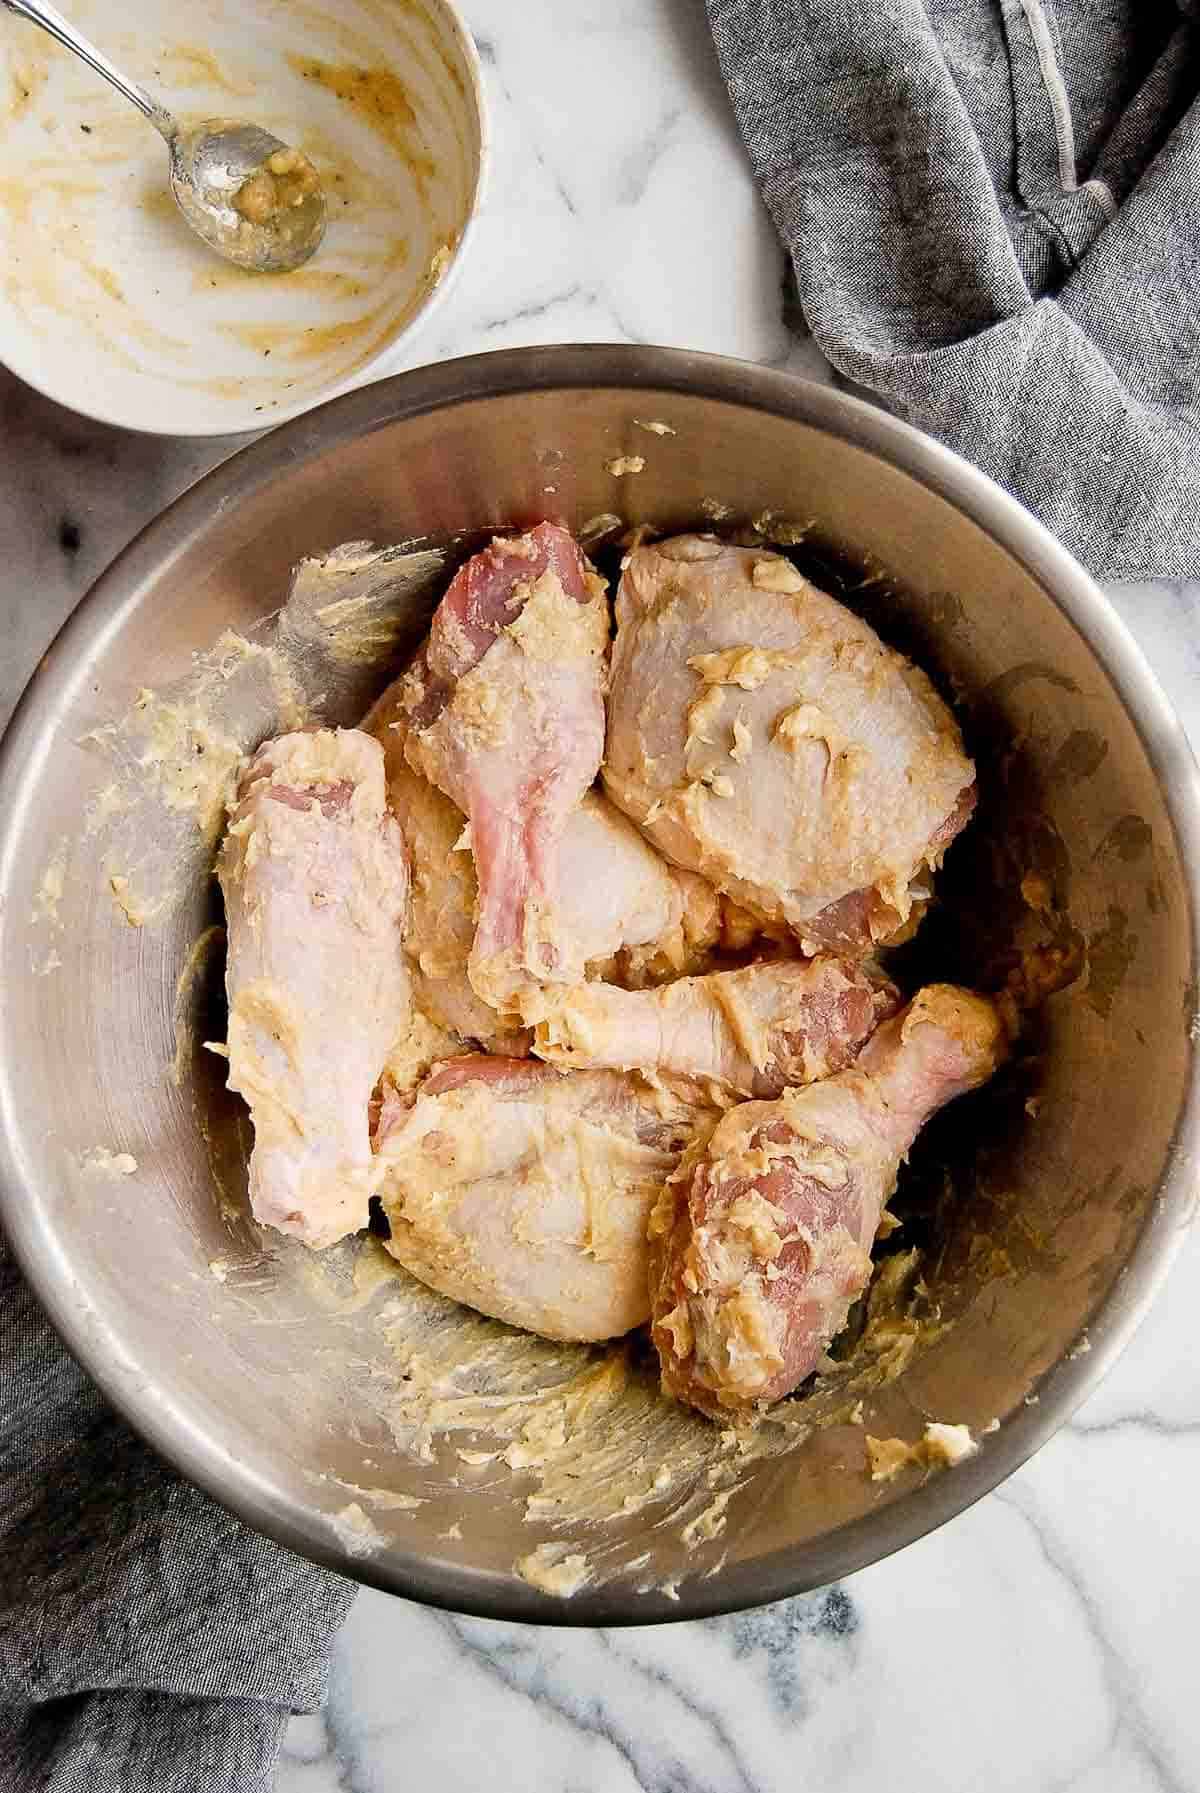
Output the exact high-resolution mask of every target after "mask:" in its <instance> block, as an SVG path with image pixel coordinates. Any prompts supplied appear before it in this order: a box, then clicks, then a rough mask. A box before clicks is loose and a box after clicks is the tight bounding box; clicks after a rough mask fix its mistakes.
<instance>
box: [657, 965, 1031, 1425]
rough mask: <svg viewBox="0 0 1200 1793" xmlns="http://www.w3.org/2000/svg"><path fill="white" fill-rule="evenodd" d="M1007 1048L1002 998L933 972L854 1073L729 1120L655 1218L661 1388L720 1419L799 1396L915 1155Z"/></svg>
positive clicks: (862, 1276) (857, 1284) (858, 1283)
mask: <svg viewBox="0 0 1200 1793" xmlns="http://www.w3.org/2000/svg"><path fill="white" fill-rule="evenodd" d="M1006 1049H1007V1035H1006V1033H1005V1029H1004V1026H1003V1023H1002V1021H1001V1018H1000V1015H999V1012H998V1010H997V1009H996V1007H995V1005H994V1004H993V1003H991V1002H989V1001H988V1000H987V998H985V997H982V996H975V995H972V994H971V993H970V992H969V991H967V990H960V989H957V988H955V987H954V986H953V985H951V984H931V985H929V986H928V987H927V988H926V989H924V990H922V991H921V992H920V994H919V995H918V996H917V997H915V999H914V1000H913V1001H912V1002H911V1003H909V1005H908V1007H907V1008H905V1009H904V1010H903V1011H902V1012H901V1013H900V1014H899V1015H897V1016H895V1017H894V1018H893V1019H892V1020H890V1021H886V1022H885V1023H884V1024H883V1026H882V1027H881V1028H880V1029H879V1031H878V1032H877V1033H876V1034H875V1036H874V1038H873V1039H872V1040H871V1041H870V1042H869V1043H868V1044H867V1046H866V1047H865V1048H864V1049H863V1051H862V1053H861V1054H860V1056H859V1059H858V1062H857V1064H856V1065H854V1066H853V1067H852V1068H851V1069H850V1070H846V1071H841V1072H839V1073H838V1075H837V1076H836V1077H831V1078H830V1079H829V1081H828V1082H826V1083H817V1084H813V1085H811V1086H810V1087H809V1088H808V1089H805V1090H789V1091H788V1092H787V1093H786V1094H785V1095H784V1096H782V1097H780V1099H779V1100H778V1101H776V1102H746V1103H743V1104H742V1105H741V1107H739V1108H735V1109H733V1110H732V1111H731V1112H730V1113H729V1114H727V1115H726V1116H725V1117H724V1119H723V1120H721V1121H720V1123H719V1124H718V1126H717V1127H716V1129H715V1131H714V1132H713V1133H712V1136H711V1138H710V1139H709V1140H708V1142H707V1144H706V1145H704V1146H702V1147H700V1148H698V1149H696V1150H694V1151H693V1153H692V1154H690V1155H689V1157H690V1162H688V1163H685V1165H684V1166H682V1167H681V1171H680V1176H679V1180H678V1181H677V1182H674V1183H672V1184H671V1185H669V1186H668V1187H667V1189H665V1190H664V1192H663V1196H662V1198H661V1199H660V1201H659V1202H658V1204H657V1206H656V1208H655V1211H654V1214H653V1216H652V1218H651V1223H650V1240H651V1260H652V1261H651V1296H652V1303H653V1309H654V1342H655V1344H656V1345H657V1347H658V1354H659V1358H660V1360H661V1363H662V1376H663V1386H664V1388H666V1389H667V1390H668V1392H669V1393H671V1394H673V1395H675V1396H677V1397H678V1398H679V1399H680V1400H681V1401H689V1402H690V1403H691V1404H692V1405H693V1406H694V1407H699V1408H701V1409H702V1410H703V1411H705V1412H707V1413H711V1414H713V1415H715V1416H720V1415H723V1414H733V1415H737V1414H744V1415H745V1414H750V1413H752V1412H753V1410H754V1409H755V1408H756V1406H758V1405H759V1404H761V1403H765V1402H768V1401H777V1400H779V1399H780V1397H781V1396H783V1395H786V1394H789V1393H790V1392H791V1390H792V1389H794V1388H795V1387H796V1386H797V1385H798V1384H799V1383H800V1382H802V1381H803V1380H804V1378H805V1376H807V1375H808V1374H809V1372H810V1371H811V1370H812V1369H814V1368H815V1367H816V1364H817V1362H818V1360H819V1358H820V1357H821V1355H822V1353H823V1352H824V1350H825V1348H826V1346H827V1345H828V1344H829V1341H830V1340H831V1339H832V1338H833V1337H834V1335H835V1333H837V1332H838V1331H839V1329H840V1328H841V1327H842V1326H843V1324H844V1323H845V1319H846V1314H847V1312H848V1310H849V1307H850V1303H851V1302H852V1301H853V1300H854V1299H855V1298H856V1296H858V1295H859V1294H860V1293H861V1291H862V1289H863V1288H864V1286H865V1284H866V1281H867V1278H868V1276H869V1274H870V1269H871V1259H870V1250H871V1243H872V1241H873V1239H874V1237H875V1233H876V1230H877V1228H878V1225H879V1219H880V1215H881V1214H882V1212H883V1206H884V1203H885V1202H886V1201H887V1198H888V1196H889V1195H890V1194H891V1193H892V1191H893V1189H894V1188H895V1186H896V1173H897V1171H898V1169H899V1166H900V1163H901V1160H902V1159H903V1157H904V1155H905V1153H906V1152H907V1151H908V1149H909V1147H910V1146H911V1145H912V1142H913V1140H914V1139H915V1138H916V1136H917V1134H918V1132H919V1131H920V1129H921V1127H922V1126H923V1124H924V1123H925V1121H926V1120H927V1119H928V1118H929V1116H930V1115H931V1114H933V1113H934V1111H935V1110H936V1109H938V1108H940V1107H942V1105H943V1104H944V1103H946V1102H949V1101H951V1100H952V1099H953V1097H955V1096H957V1095H960V1094H961V1093H962V1092H963V1091H964V1090H969V1089H975V1088H976V1087H977V1086H978V1085H979V1084H981V1083H984V1082H986V1080H987V1079H988V1078H989V1077H990V1076H991V1074H992V1072H993V1071H994V1070H995V1069H996V1067H997V1065H998V1064H999V1063H1000V1062H1001V1060H1002V1058H1003V1057H1004V1055H1005V1052H1006Z"/></svg>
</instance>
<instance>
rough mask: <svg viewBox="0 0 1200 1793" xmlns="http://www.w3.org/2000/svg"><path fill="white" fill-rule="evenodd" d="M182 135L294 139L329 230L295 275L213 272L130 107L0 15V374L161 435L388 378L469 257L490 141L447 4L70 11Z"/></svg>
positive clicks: (130, 0)
mask: <svg viewBox="0 0 1200 1793" xmlns="http://www.w3.org/2000/svg"><path fill="white" fill-rule="evenodd" d="M70 15H71V18H72V20H73V21H74V22H75V23H76V24H77V25H79V26H80V28H81V29H82V30H83V31H85V32H86V33H87V34H88V35H89V36H91V37H93V38H94V40H95V41H96V43H97V44H98V45H99V46H100V47H101V48H103V49H105V50H106V51H107V52H108V54H109V55H110V56H111V57H112V58H113V60H114V61H115V62H116V63H117V64H118V65H119V66H120V67H122V68H124V69H125V70H126V71H127V72H128V73H129V74H130V75H132V76H133V77H134V79H135V80H140V81H142V82H143V83H144V84H145V85H146V86H147V87H148V88H149V89H150V90H151V91H152V92H153V93H154V94H155V95H156V97H158V98H160V99H161V100H162V101H163V102H164V103H165V104H166V105H167V106H169V107H170V108H171V109H172V110H173V111H174V112H176V114H177V115H178V116H180V117H183V118H185V119H196V118H206V117H239V118H248V119H252V120H254V121H256V122H257V123H260V124H263V125H265V126H266V127H267V128H268V130H271V131H274V132H275V134H276V135H277V136H279V137H281V138H283V139H284V141H285V142H288V143H294V144H297V145H298V146H299V147H300V148H301V149H303V150H304V151H306V153H307V154H308V155H309V156H310V157H311V158H312V160H313V161H314V162H315V163H316V165H317V167H318V169H319V170H320V173H321V176H322V178H323V180H324V182H325V184H326V191H327V196H328V200H329V228H328V231H327V233H326V237H325V241H324V243H323V244H322V246H321V248H320V249H319V250H318V252H317V254H316V256H315V257H314V259H313V261H312V262H311V263H310V264H309V265H308V266H307V267H305V268H301V269H299V270H297V271H296V272H294V273H291V274H279V275H260V274H247V273H243V272H242V271H241V270H240V269H237V268H234V267H232V266H230V265H229V264H228V263H224V262H221V261H219V260H218V259H217V258H216V257H215V256H214V255H213V254H212V252H211V251H210V250H208V249H206V248H205V247H204V245H203V244H202V243H200V242H199V241H198V240H197V239H196V238H195V237H193V236H192V234H191V232H190V231H189V230H188V229H187V227H186V226H185V224H184V223H183V220H182V219H181V218H180V217H179V216H178V215H177V212H176V208H175V204H174V201H173V200H172V198H171V196H170V193H169V190H168V186H167V155H166V150H165V147H164V145H163V143H162V142H161V140H160V139H159V137H158V136H157V134H156V133H155V131H154V130H153V129H152V128H151V127H150V125H149V124H147V122H146V121H145V120H144V119H143V118H141V117H140V116H139V115H138V113H137V112H136V111H135V110H134V109H133V107H131V106H130V105H129V104H128V102H127V101H125V100H122V99H121V98H120V97H119V96H118V95H117V94H116V93H115V92H113V90H112V89H111V88H110V87H108V86H107V84H106V83H105V82H103V81H101V80H100V79H99V77H98V76H96V75H94V74H93V73H92V72H91V71H90V70H89V69H87V68H86V67H84V65H83V64H82V63H80V62H79V61H77V60H76V59H75V58H74V57H72V56H70V55H69V54H68V53H67V52H66V51H65V50H63V49H61V48H60V47H59V46H58V44H56V43H55V42H53V40H52V39H50V38H49V37H47V36H46V34H45V33H44V32H42V31H40V30H38V29H37V28H36V27H35V26H32V25H30V24H28V23H27V22H26V21H24V20H22V19H18V18H16V17H13V16H10V15H8V14H6V13H3V12H0V130H2V133H3V144H4V152H3V159H2V162H0V359H2V360H3V361H5V362H6V363H7V364H8V366H9V367H10V368H11V369H12V370H13V372H14V373H16V374H19V375H20V377H21V378H22V379H23V380H26V381H28V383H29V384H30V385H31V386H35V387H36V388H37V389H38V390H39V391H40V392H43V393H45V394H46V395H47V396H48V397H49V398H52V399H56V400H57V401H58V402H59V403H60V404H63V405H68V406H70V407H71V409H73V410H75V411H81V412H83V413H84V414H85V415H87V416H90V417H95V418H99V419H100V420H101V421H102V422H105V423H115V424H121V425H124V426H125V427H126V428H129V429H138V430H149V431H156V432H162V433H164V434H170V435H190V436H204V435H223V434H226V433H230V432H236V431H240V430H253V429H261V428H264V427H266V426H267V425H270V424H273V423H278V422H281V421H282V420H283V419H284V418H287V417H292V416H295V415H296V414H297V413H298V412H301V411H305V410H307V409H308V408H309V407H310V406H311V405H314V404H316V403H317V402H318V401H320V400H322V399H325V398H329V397H331V396H332V395H333V394H335V393H337V392H342V391H345V390H347V389H348V388H349V387H351V386H356V385H359V384H361V383H362V382H363V381H365V380H367V379H371V378H374V377H376V376H377V375H378V374H379V373H380V372H382V371H385V369H387V368H391V367H394V366H395V365H396V363H397V361H398V360H399V358H400V357H399V355H398V354H397V349H398V345H399V344H400V343H401V341H402V340H406V339H407V338H408V337H409V335H410V334H411V333H412V331H413V330H414V329H415V327H416V326H417V325H418V324H419V323H420V322H421V321H423V320H424V319H425V318H426V317H427V316H428V313H429V310H430V308H431V305H432V303H433V302H434V299H435V297H438V296H440V295H441V294H443V293H444V292H445V290H446V287H447V284H448V279H449V276H450V275H451V273H452V272H453V271H455V270H456V268H457V266H458V264H459V263H460V262H461V259H462V256H463V252H464V249H465V246H466V241H467V238H468V235H469V233H470V227H471V222H472V219H473V217H474V214H475V211H476V207H477V205H478V201H479V195H480V190H481V184H482V180H483V173H484V164H485V159H486V124H485V117H484V105H483V97H482V92H481V85H480V79H479V65H478V58H477V56H476V52H475V48H474V45H473V44H472V42H471V38H470V36H469V34H468V32H467V30H466V28H465V26H464V25H463V24H462V22H461V21H460V19H459V17H458V15H457V13H456V12H455V11H454V9H453V7H452V6H451V5H449V4H448V0H403V4H401V3H400V0H238V4H237V5H236V6H230V5H228V4H227V3H226V0H192V3H191V4H189V5H188V6H187V7H186V8H183V7H176V6H174V5H172V4H170V3H169V0H121V3H120V4H117V0H70Z"/></svg>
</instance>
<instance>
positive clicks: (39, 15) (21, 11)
mask: <svg viewBox="0 0 1200 1793" xmlns="http://www.w3.org/2000/svg"><path fill="white" fill-rule="evenodd" d="M0 6H6V7H7V8H8V10H9V12H15V13H16V14H17V16H18V18H22V19H28V20H29V21H30V23H31V24H34V25H40V26H41V28H42V30H43V31H48V32H49V33H50V36H51V37H54V38H57V39H58V41H59V43H60V44H64V45H65V46H66V48H67V49H68V50H73V51H74V52H75V54H76V56H78V57H79V58H80V59H81V61H83V62H86V63H87V65H88V67H89V68H92V69H95V71H96V73H97V74H98V75H103V76H104V79H105V80H106V81H111V82H112V84H113V86H114V87H115V88H116V90H117V92H118V93H123V94H124V95H125V98H126V99H127V100H132V101H133V103H134V105H135V106H136V107H137V109H138V111H139V112H143V113H145V115H146V117H147V118H148V119H149V120H150V123H151V124H152V125H153V126H154V128H155V130H156V131H158V132H159V134H160V135H161V136H163V137H165V138H166V140H167V142H168V143H170V142H171V141H172V140H173V139H174V138H175V137H176V136H177V135H178V131H179V128H178V126H177V125H176V123H175V120H174V119H173V118H172V117H171V114H170V113H169V112H168V111H167V109H166V107H165V106H160V105H159V104H158V102H157V100H152V99H151V98H150V95H149V94H148V93H146V92H145V90H144V89H143V88H141V87H139V86H138V85H137V82H136V81H131V80H130V79H129V78H128V76H127V75H123V74H122V73H121V71H120V69H119V68H115V67H114V66H113V64H112V63H111V62H110V61H109V60H108V57H107V56H104V55H102V54H101V52H100V51H99V50H98V49H97V48H96V46H95V45H94V44H90V43H89V42H88V40H87V38H86V37H84V35H83V33H82V32H81V31H77V30H76V29H75V27H74V25H72V24H71V23H70V21H69V20H67V19H64V18H63V16H62V14H61V13H60V12H59V11H58V9H57V8H56V7H53V6H51V5H50V4H49V0H0Z"/></svg>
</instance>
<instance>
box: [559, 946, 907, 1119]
mask: <svg viewBox="0 0 1200 1793" xmlns="http://www.w3.org/2000/svg"><path fill="white" fill-rule="evenodd" d="M898 1006H899V994H898V992H897V991H896V990H895V989H894V988H893V986H892V985H891V984H889V983H888V982H887V980H886V979H884V978H882V977H879V976H877V975H875V974H873V973H871V972H869V971H868V970H867V969H866V968H865V967H864V966H862V965H860V964H856V963H855V962H854V961H853V960H846V959H835V958H831V957H822V958H819V959H809V960H791V961H786V960H785V961H781V962H778V963H775V964H771V963H762V964H755V965H747V966H745V967H744V968H743V969H742V970H740V971H715V972H710V973H709V974H708V975H707V976H705V977H683V978H677V979H676V980H675V982H674V983H670V984H664V985H663V986H662V987H661V988H660V989H657V990H632V991H627V990H619V989H616V988H614V987H613V986H612V985H610V984H599V983H597V984H584V985H581V986H577V987H575V988H573V989H570V990H561V989H559V988H557V987H555V988H551V989H547V990H545V991H543V992H541V994H540V997H539V998H538V1000H537V1005H536V1015H537V1018H538V1019H537V1027H536V1029H535V1032H534V1048H533V1049H534V1051H535V1052H536V1053H537V1054H538V1056H539V1058H543V1059H547V1060H549V1061H550V1062H552V1063H554V1064H560V1065H573V1066H577V1067H582V1066H585V1065H586V1066H593V1067H595V1066H609V1067H611V1068H613V1069H615V1070H635V1069H636V1070H643V1071H666V1072H673V1073H675V1074H676V1075H679V1076H685V1077H698V1078H710V1079H712V1080H713V1081H714V1082H716V1083H720V1084H723V1085H724V1086H725V1087H726V1088H727V1089H728V1090H730V1091H732V1092H733V1093H734V1094H735V1095H739V1096H758V1097H771V1096H779V1095H782V1093H783V1091H784V1090H785V1089H786V1088H788V1086H789V1085H792V1084H803V1083H815V1082H816V1081H817V1080H818V1079H819V1078H822V1077H828V1076H830V1075H831V1074H832V1073H833V1072H835V1071H840V1070H841V1069H842V1068H843V1067H844V1066H845V1065H848V1064H850V1063H851V1062H852V1061H853V1059H854V1058H855V1056H856V1055H857V1053H858V1051H859V1049H860V1047H861V1046H862V1045H863V1043H864V1042H865V1041H866V1040H867V1039H868V1038H869V1037H870V1035H871V1034H872V1033H873V1032H874V1031H875V1028H876V1027H877V1026H878V1024H879V1022H880V1021H882V1020H883V1019H884V1018H885V1017H886V1016H888V1015H891V1014H894V1013H895V1011H896V1009H897V1007H898ZM532 1018H533V1015H532V1013H531V1019H532Z"/></svg>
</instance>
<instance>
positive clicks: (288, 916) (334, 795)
mask: <svg viewBox="0 0 1200 1793" xmlns="http://www.w3.org/2000/svg"><path fill="white" fill-rule="evenodd" d="M217 871H218V876H219V878H220V881H221V889H222V891H223V893H224V897H225V914H226V926H227V931H228V959H227V966H226V974H225V976H226V987H227V990H228V995H229V1043H228V1052H229V1087H230V1089H233V1090H237V1091H239V1092H240V1094H241V1095H242V1096H244V1097H245V1099H246V1102H247V1103H248V1104H249V1107H250V1113H251V1116H252V1118H253V1121H254V1150H253V1153H252V1154H251V1159H250V1201H251V1205H252V1207H253V1210H254V1214H255V1216H256V1218H257V1219H258V1220H260V1221H262V1222H264V1223H265V1224H266V1225H268V1226H273V1227H275V1228H277V1229H278V1230H279V1231H280V1232H282V1233H292V1234H294V1235H295V1236H296V1237H297V1238H299V1239H302V1240H303V1241H304V1243H305V1244H306V1245H311V1246H313V1247H316V1248H318V1249H319V1248H321V1247H323V1246H326V1245H331V1244H333V1242H334V1241H335V1240H337V1239H341V1238H342V1237H344V1235H345V1234H347V1233H353V1232H356V1231H357V1230H358V1229H359V1228H360V1227H364V1226H366V1224H367V1209H368V1203H369V1200H370V1196H371V1194H372V1191H373V1190H374V1188H375V1184H376V1181H377V1179H378V1175H379V1170H378V1166H377V1165H376V1163H375V1161H374V1159H373V1157H372V1153H371V1141H370V1135H369V1131H368V1120H367V1105H368V1102H369V1101H370V1098H371V1093H372V1091H373V1089H374V1087H375V1082H376V1079H377V1078H378V1076H379V1073H380V1070H381V1068H382V1066H383V1063H384V1060H385V1058H386V1056H387V1053H388V1049H389V1047H390V1046H391V1044H392V1042H393V1040H394V1039H395V1038H396V1036H397V1034H398V1033H399V1032H400V1031H401V1029H402V1028H403V1026H404V1024H405V1021H406V1018H407V1013H408V1002H409V990H408V976H407V972H406V970H405V965H404V955H403V950H402V945H401V940H402V930H403V925H404V911H405V905H406V902H407V897H408V872H407V866H406V862H405V856H404V843H403V841H402V839H401V836H400V830H399V828H398V827H397V825H396V823H395V821H394V820H393V819H392V818H391V817H390V816H389V815H388V813H387V806H386V799H385V792H384V777H383V754H382V752H381V751H380V747H379V744H378V742H377V741H373V740H371V739H370V737H369V736H367V735H364V734H361V733H360V732H359V731H358V730H356V729H320V730H317V731H315V732H312V733H303V734H291V735H281V736H280V737H279V738H278V739H277V740H274V741H269V742H267V743H266V745H265V746H263V747H261V748H260V749H259V751H258V752H257V754H256V755H255V756H254V759H253V760H252V761H251V763H250V766H249V768H248V770H247V771H246V774H245V776H244V777H243V779H242V782H241V785H240V788H239V792H238V798H237V803H236V806H235V807H234V808H233V810H232V814H231V819H230V824H229V828H228V831H227V833H226V836H225V842H224V845H223V847H222V849H221V854H220V858H219V860H218V865H217Z"/></svg>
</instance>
